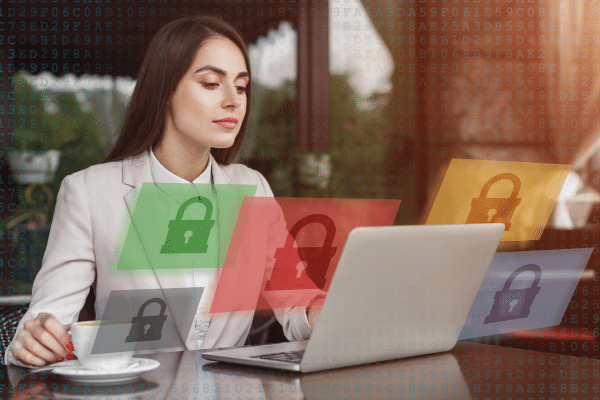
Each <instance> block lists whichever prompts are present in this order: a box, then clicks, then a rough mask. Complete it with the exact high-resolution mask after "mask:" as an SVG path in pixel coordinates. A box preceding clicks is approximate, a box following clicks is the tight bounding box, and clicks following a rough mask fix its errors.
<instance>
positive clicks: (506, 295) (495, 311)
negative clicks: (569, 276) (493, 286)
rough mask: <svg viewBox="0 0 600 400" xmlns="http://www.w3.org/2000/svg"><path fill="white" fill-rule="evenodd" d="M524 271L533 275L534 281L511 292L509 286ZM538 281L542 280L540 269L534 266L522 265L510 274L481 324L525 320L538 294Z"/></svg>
mask: <svg viewBox="0 0 600 400" xmlns="http://www.w3.org/2000/svg"><path fill="white" fill-rule="evenodd" d="M525 271H531V272H533V273H534V274H535V279H534V280H533V283H532V285H531V287H529V288H525V289H512V290H511V289H510V286H511V284H512V282H513V280H514V279H515V278H516V277H517V275H519V274H520V273H522V272H525ZM540 279H542V269H541V268H540V267H539V266H538V265H535V264H527V265H524V266H522V267H521V268H519V269H517V270H516V271H515V272H513V273H512V274H510V276H509V277H508V279H507V280H506V282H505V283H504V287H502V290H500V291H498V292H496V295H495V296H494V305H493V306H492V311H491V312H490V315H488V316H487V317H486V319H485V321H484V322H483V323H484V324H490V323H493V322H500V321H510V320H513V319H521V318H527V317H528V316H529V312H530V311H531V305H532V304H533V300H535V296H537V294H538V293H539V292H540V289H541V287H539V286H538V284H539V283H540Z"/></svg>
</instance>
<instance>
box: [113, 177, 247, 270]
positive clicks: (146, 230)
mask: <svg viewBox="0 0 600 400" xmlns="http://www.w3.org/2000/svg"><path fill="white" fill-rule="evenodd" d="M255 193H256V185H233V184H192V183H189V184H185V183H161V184H154V183H144V184H143V185H142V187H141V189H139V192H138V193H135V194H134V196H132V197H131V198H132V199H133V198H137V199H136V200H135V207H134V209H133V215H132V218H131V220H130V223H129V226H128V228H127V232H126V234H124V235H123V236H124V240H123V242H122V243H123V246H122V250H121V253H120V255H119V257H118V262H117V267H116V270H117V271H127V270H128V271H141V270H182V269H193V268H220V267H222V266H223V262H224V260H225V256H226V254H227V251H228V250H229V244H230V241H231V236H232V234H233V230H234V228H235V225H236V221H237V219H238V215H239V212H240V208H241V205H242V201H243V199H244V197H246V196H254V194H255ZM199 197H200V199H201V200H202V203H201V202H199V201H195V202H194V201H193V200H191V199H198V198H199ZM188 200H190V201H191V203H190V204H189V205H187V206H186V204H185V203H186V201H188ZM206 201H208V204H209V207H208V208H207V207H205V205H204V203H205V202H206ZM188 203H189V202H188ZM211 205H212V207H213V210H212V213H209V214H210V215H208V216H206V214H207V209H208V210H210V206H211ZM130 210H131V209H130ZM180 211H181V213H182V217H181V218H180V219H178V218H177V214H178V212H180ZM246 217H247V216H246ZM206 221H209V222H206ZM207 225H212V227H210V228H207ZM203 228H204V229H203ZM188 231H189V232H191V234H190V233H189V232H188ZM203 231H204V232H207V233H208V235H207V236H205V238H204V239H206V240H198V241H196V240H195V239H197V238H198V234H200V233H201V232H203ZM186 232H188V233H187V237H186ZM194 235H196V237H194ZM167 238H168V239H169V240H167ZM178 240H180V241H178ZM202 243H203V245H202ZM161 250H162V252H161Z"/></svg>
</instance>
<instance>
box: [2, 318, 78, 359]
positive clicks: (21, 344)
mask: <svg viewBox="0 0 600 400" xmlns="http://www.w3.org/2000/svg"><path fill="white" fill-rule="evenodd" d="M68 330H69V325H63V324H61V323H60V321H59V320H58V319H57V318H56V317H55V316H54V315H52V314H49V313H45V312H42V313H40V314H39V315H38V316H37V317H36V318H35V319H32V320H30V321H27V322H25V323H24V324H23V329H22V330H21V331H20V332H19V334H18V335H17V337H16V338H15V340H14V342H13V344H12V346H11V350H12V353H13V356H15V358H16V359H17V360H19V361H21V362H23V363H26V364H30V365H34V366H37V367H43V366H44V365H46V364H50V363H54V362H57V361H62V360H63V359H65V358H66V359H68V360H71V359H73V353H72V351H73V343H72V341H71V336H70V335H69V334H68V333H67V331H68Z"/></svg>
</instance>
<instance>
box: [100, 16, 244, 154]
mask: <svg viewBox="0 0 600 400" xmlns="http://www.w3.org/2000/svg"><path fill="white" fill-rule="evenodd" d="M215 36H223V37H226V38H228V39H231V40H232V41H233V42H234V43H235V44H236V45H237V46H238V47H239V49H240V50H241V52H242V54H243V56H244V60H245V61H246V67H247V68H248V73H250V60H249V58H248V50H247V49H246V44H245V43H244V39H242V36H241V35H240V33H239V32H238V31H237V30H236V29H235V28H234V27H233V26H231V25H230V24H228V23H227V22H225V21H223V20H222V19H220V18H218V17H216V16H212V15H203V16H191V17H183V18H178V19H176V20H174V21H171V22H169V23H168V24H166V25H164V26H163V27H162V28H161V29H160V30H159V31H158V32H157V33H156V35H154V37H153V38H152V41H151V42H150V45H149V46H148V50H147V51H146V55H145V57H144V60H143V61H142V65H141V67H140V71H139V74H138V78H137V83H136V85H135V90H134V91H133V96H132V97H131V100H130V102H129V106H128V107H127V113H126V115H125V121H124V122H123V127H122V129H121V133H120V135H119V138H118V139H117V142H116V143H115V146H114V147H113V149H112V151H111V152H110V154H109V155H108V157H107V158H106V160H105V161H104V162H109V161H118V160H122V159H124V158H127V157H131V156H134V155H137V154H139V153H141V152H143V151H144V150H146V149H147V148H148V147H150V146H152V145H154V144H155V143H157V142H158V141H159V140H160V138H161V135H162V132H163V130H164V128H165V123H166V116H167V110H168V105H167V104H168V102H169V99H170V98H171V96H172V95H173V92H175V90H176V89H177V85H178V84H179V81H180V80H181V78H182V77H183V76H184V75H185V73H186V72H187V70H188V69H189V68H190V66H191V65H192V62H193V61H194V57H195V55H196V52H197V51H198V50H199V49H200V47H201V46H202V45H203V44H204V42H205V41H206V40H207V39H211V38H214V37H215ZM250 89H251V83H250V81H249V82H248V85H247V86H246V99H247V105H246V115H244V120H243V121H242V125H241V127H240V131H239V133H238V135H237V136H236V138H235V141H234V142H233V145H232V146H231V147H229V148H225V149H220V148H212V149H211V151H210V152H211V154H212V155H213V157H214V158H215V159H216V160H217V162H219V163H221V164H231V163H232V162H233V159H234V158H235V156H236V155H237V153H238V152H239V150H240V147H241V146H242V141H243V139H244V135H245V133H246V125H247V123H248V114H249V113H250V91H251V90H250Z"/></svg>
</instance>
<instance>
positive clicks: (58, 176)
mask: <svg viewBox="0 0 600 400" xmlns="http://www.w3.org/2000/svg"><path fill="white" fill-rule="evenodd" d="M26 77H27V73H26V72H24V71H20V72H18V73H16V74H15V75H14V81H13V89H14V91H15V101H14V102H13V104H14V106H15V110H16V113H17V122H16V123H15V125H16V126H15V129H14V136H13V137H12V140H11V147H14V148H16V149H19V150H29V151H34V152H36V151H45V150H50V149H57V150H60V152H61V155H60V162H59V165H58V169H57V171H56V173H55V175H54V179H53V180H52V181H51V182H50V183H48V184H47V186H48V187H50V189H51V190H52V193H53V196H54V199H56V195H57V193H58V189H59V187H60V183H61V182H62V180H63V178H64V177H65V176H67V175H69V174H72V173H74V172H77V171H79V170H82V169H85V168H87V167H89V166H91V165H94V164H98V163H101V162H102V161H103V160H104V158H105V150H104V148H103V147H102V145H101V143H100V141H99V140H98V135H99V132H98V129H97V123H96V120H95V119H94V117H93V115H92V114H91V113H89V112H85V111H83V110H82V109H81V105H80V103H79V102H78V101H77V98H76V95H75V93H74V92H57V91H52V90H50V89H48V90H43V91H38V90H35V88H34V87H32V86H31V85H30V84H29V83H28V82H27V79H26ZM52 103H53V107H47V106H46V105H45V104H52ZM48 108H53V109H54V110H55V111H56V112H49V111H48ZM20 111H22V112H23V114H21V113H20ZM30 111H31V112H30ZM20 119H22V120H21V121H19V120H20ZM19 198H20V200H21V201H23V200H24V198H23V193H22V191H20V194H19ZM53 213H54V205H52V206H51V207H49V210H48V219H49V222H51V220H52V215H53Z"/></svg>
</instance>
